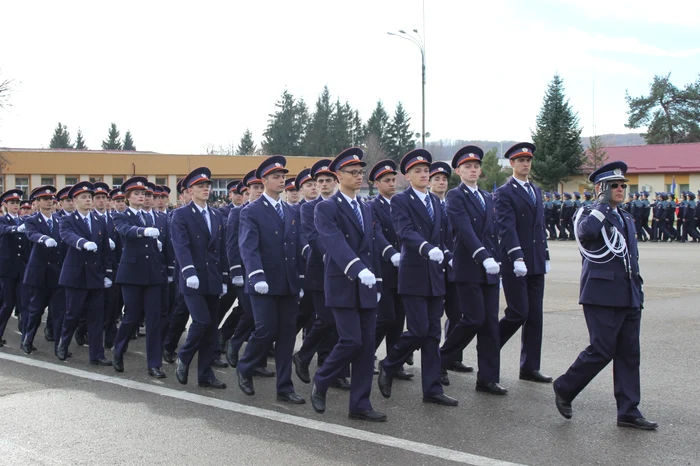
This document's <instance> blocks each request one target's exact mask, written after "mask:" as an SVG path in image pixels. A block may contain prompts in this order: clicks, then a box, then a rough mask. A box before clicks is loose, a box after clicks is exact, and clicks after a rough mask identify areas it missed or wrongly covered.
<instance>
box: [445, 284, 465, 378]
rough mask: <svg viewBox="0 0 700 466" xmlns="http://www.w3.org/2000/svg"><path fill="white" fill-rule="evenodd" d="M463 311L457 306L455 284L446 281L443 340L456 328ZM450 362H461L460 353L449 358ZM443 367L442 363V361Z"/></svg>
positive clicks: (457, 296)
mask: <svg viewBox="0 0 700 466" xmlns="http://www.w3.org/2000/svg"><path fill="white" fill-rule="evenodd" d="M463 311H464V310H463V309H462V308H460V306H459V295H458V293H457V284H456V283H455V282H450V281H447V282H446V283H445V317H447V320H445V339H447V337H448V336H449V335H450V333H452V330H454V328H455V327H456V326H457V324H458V323H459V321H460V320H461V319H462V313H463ZM450 358H451V359H450V362H452V361H459V362H461V361H462V359H463V358H462V352H461V351H460V352H459V354H454V355H451V356H450ZM443 366H444V361H443Z"/></svg>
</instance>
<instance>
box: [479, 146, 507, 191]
mask: <svg viewBox="0 0 700 466" xmlns="http://www.w3.org/2000/svg"><path fill="white" fill-rule="evenodd" d="M497 152H498V147H493V148H492V149H491V150H489V151H488V152H486V154H484V158H483V160H482V162H481V173H482V177H481V178H479V181H478V184H479V187H480V188H481V189H484V190H486V191H489V192H491V191H493V187H494V185H495V186H497V187H498V186H501V185H502V184H503V183H505V182H506V180H507V179H508V177H509V176H511V175H512V174H513V169H512V168H510V167H508V168H506V169H504V168H503V167H501V165H500V164H499V163H498V156H497V155H496V154H497Z"/></svg>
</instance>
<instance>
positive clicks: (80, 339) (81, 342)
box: [75, 332, 87, 346]
mask: <svg viewBox="0 0 700 466" xmlns="http://www.w3.org/2000/svg"><path fill="white" fill-rule="evenodd" d="M75 342H76V343H77V344H78V346H85V343H87V338H86V335H84V334H83V333H81V332H75Z"/></svg>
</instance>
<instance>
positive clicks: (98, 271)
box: [58, 211, 113, 290]
mask: <svg viewBox="0 0 700 466" xmlns="http://www.w3.org/2000/svg"><path fill="white" fill-rule="evenodd" d="M88 215H90V220H91V229H90V230H88V227H87V226H86V225H85V223H83V220H82V217H81V216H80V214H79V213H78V211H75V212H73V213H71V214H69V215H64V216H63V217H62V218H61V221H60V222H59V229H60V233H61V239H63V241H64V242H65V243H66V246H67V247H68V252H66V258H65V259H64V261H63V267H62V269H61V276H60V277H59V280H58V283H59V284H60V285H63V286H67V287H70V288H81V289H88V290H98V289H103V288H104V286H105V285H104V279H105V277H107V278H109V279H110V280H112V279H113V274H112V263H111V262H110V261H111V257H112V254H111V250H110V248H109V235H108V232H107V223H106V222H105V221H104V220H103V219H102V217H100V216H99V215H96V214H94V213H92V212H90V213H89V214H88ZM90 241H92V242H93V243H95V244H97V251H94V252H90V251H86V250H85V249H83V246H84V245H85V243H87V242H90Z"/></svg>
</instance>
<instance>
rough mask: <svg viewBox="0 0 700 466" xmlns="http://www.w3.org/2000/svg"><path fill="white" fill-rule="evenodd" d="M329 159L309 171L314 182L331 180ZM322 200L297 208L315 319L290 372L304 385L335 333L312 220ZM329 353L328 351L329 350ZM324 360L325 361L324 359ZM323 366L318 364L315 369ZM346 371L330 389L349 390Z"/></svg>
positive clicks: (334, 341) (321, 253) (306, 288)
mask: <svg viewBox="0 0 700 466" xmlns="http://www.w3.org/2000/svg"><path fill="white" fill-rule="evenodd" d="M331 162H332V161H331V160H330V159H321V160H319V161H317V162H316V163H315V164H314V165H313V167H312V168H311V172H310V176H312V179H315V178H316V177H319V176H325V177H329V176H330V177H333V178H335V177H336V175H335V173H333V172H332V171H331V169H330V165H331ZM323 201H324V197H323V196H319V197H318V198H317V199H314V200H313V201H311V202H306V203H304V204H303V205H302V206H301V228H302V234H303V236H304V240H305V242H306V244H307V246H308V251H309V255H308V258H307V260H306V268H305V273H304V293H305V297H307V296H308V297H310V299H311V306H312V312H313V315H314V316H315V318H314V319H313V322H312V326H311V328H310V329H309V331H308V333H307V334H306V337H305V338H304V342H303V344H302V345H301V348H300V349H299V351H298V352H296V353H295V354H294V356H293V359H292V361H293V363H294V369H295V372H296V374H297V377H299V380H301V381H302V382H304V383H310V382H311V376H310V374H309V364H311V360H312V359H313V357H314V354H316V353H317V352H318V351H319V349H320V348H321V345H322V344H325V345H328V346H329V347H330V349H331V350H332V349H333V347H335V345H336V344H337V343H338V332H337V330H336V324H335V318H334V317H333V310H332V309H331V308H330V307H328V306H326V297H325V294H324V264H323V257H324V255H325V254H326V246H325V244H324V243H323V240H321V238H320V236H319V233H318V230H317V229H316V224H315V221H314V209H315V208H316V206H317V205H318V204H319V203H320V202H323ZM329 352H330V351H329ZM324 356H327V355H324ZM324 360H325V359H324ZM322 365H323V364H322V363H321V364H319V367H320V366H322ZM348 375H349V371H348V370H346V371H343V372H341V373H340V374H339V376H338V377H337V378H336V379H335V380H333V381H332V382H331V386H332V387H336V388H341V389H348V390H349V389H350V383H349V382H348V381H347V377H348Z"/></svg>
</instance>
